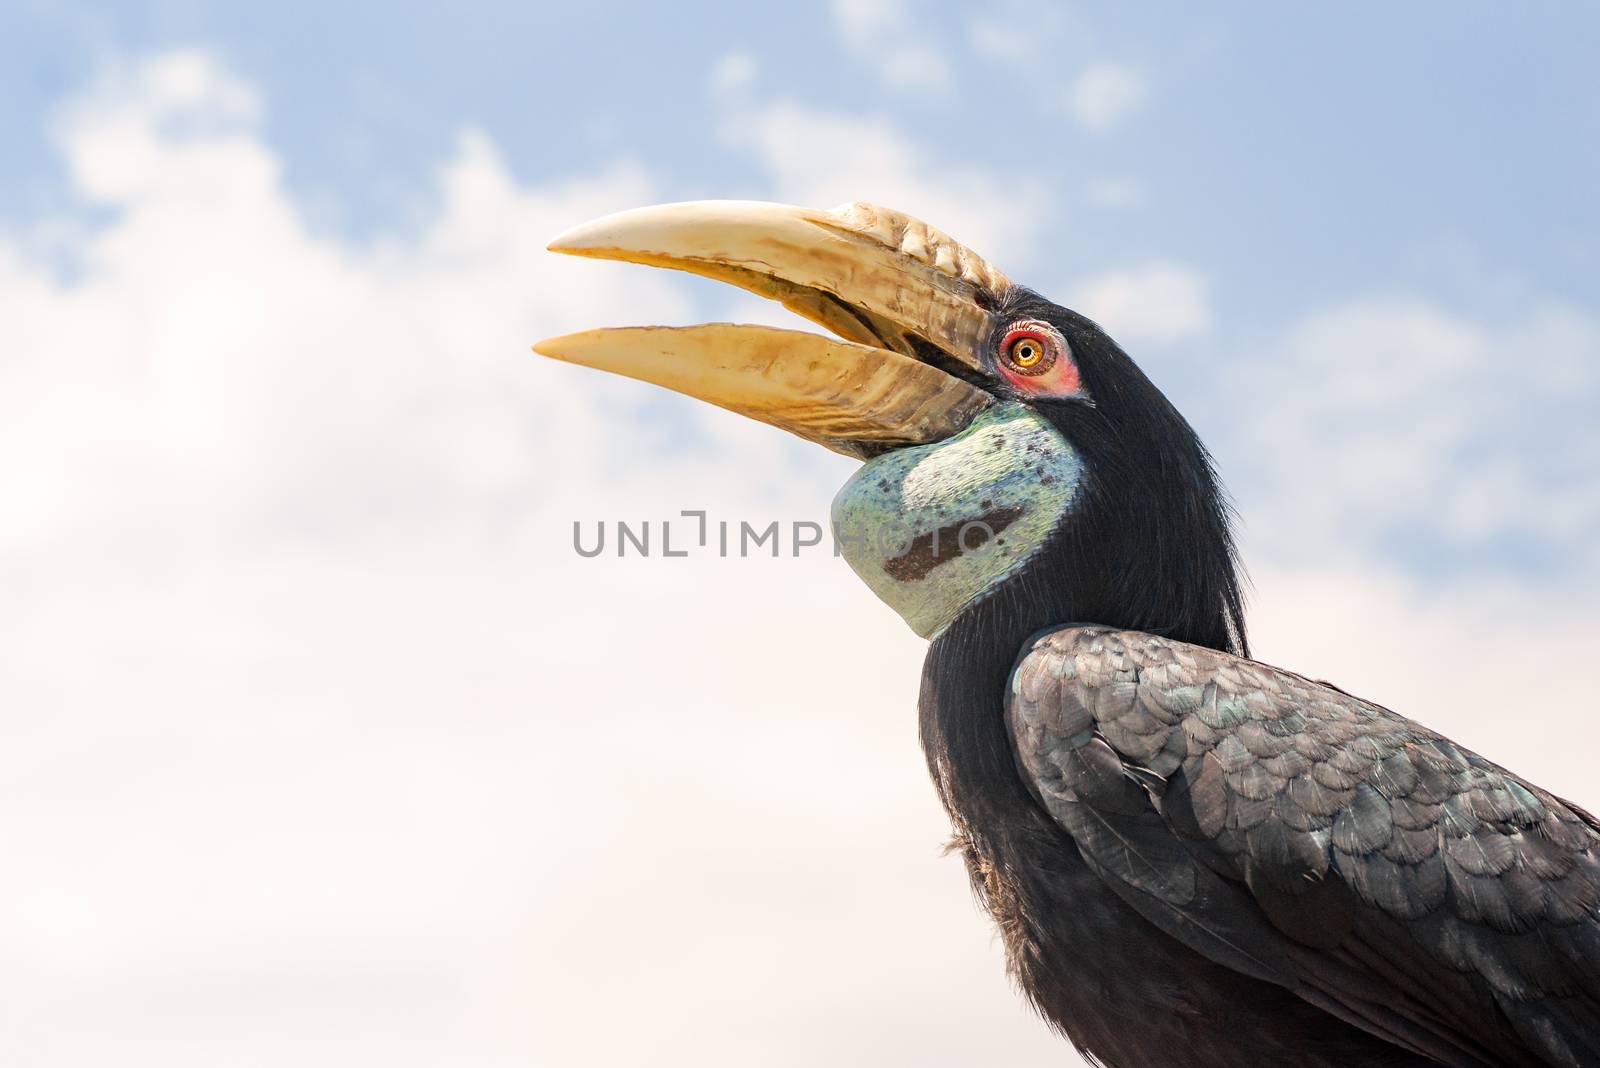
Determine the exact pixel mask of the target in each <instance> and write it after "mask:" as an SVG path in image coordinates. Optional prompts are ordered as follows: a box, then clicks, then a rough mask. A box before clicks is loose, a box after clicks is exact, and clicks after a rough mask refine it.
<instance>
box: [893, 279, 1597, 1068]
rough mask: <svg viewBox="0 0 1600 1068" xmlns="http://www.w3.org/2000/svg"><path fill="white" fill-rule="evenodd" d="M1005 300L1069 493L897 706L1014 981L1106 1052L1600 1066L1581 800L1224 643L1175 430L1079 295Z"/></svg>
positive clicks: (1189, 447) (1236, 607)
mask: <svg viewBox="0 0 1600 1068" xmlns="http://www.w3.org/2000/svg"><path fill="white" fill-rule="evenodd" d="M1020 316H1030V317H1036V318H1045V319H1048V320H1049V321H1051V322H1052V323H1054V324H1055V325H1057V326H1058V327H1059V328H1060V329H1061V330H1062V332H1063V333H1064V334H1065V335H1066V337H1067V338H1068V339H1069V341H1070V343H1071V345H1072V349H1073V352H1074V354H1075V356H1076V358H1077V360H1078V363H1079V366H1080V368H1081V371H1082V374H1083V376H1084V379H1085V381H1086V382H1087V384H1088V387H1089V393H1090V395H1091V396H1092V397H1093V398H1094V403H1093V404H1092V405H1089V404H1082V403H1073V402H1066V403H1059V404H1051V403H1050V402H1047V401H1039V402H1037V405H1038V407H1039V408H1040V409H1041V410H1044V411H1046V412H1047V414H1048V415H1049V416H1050V418H1051V419H1052V421H1053V422H1054V423H1055V424H1056V425H1057V426H1058V428H1059V429H1060V430H1061V432H1062V434H1063V435H1064V436H1065V437H1066V438H1067V439H1068V440H1069V441H1070V442H1071V443H1072V445H1073V446H1074V447H1075V448H1076V449H1077V450H1079V452H1080V453H1081V454H1082V455H1083V456H1084V457H1085V467H1086V470H1087V471H1088V482H1087V484H1086V487H1085V494H1084V499H1083V501H1082V502H1081V503H1080V504H1079V505H1078V506H1077V507H1076V508H1075V509H1074V510H1073V512H1072V513H1071V514H1069V515H1068V516H1067V517H1066V518H1065V519H1064V520H1063V522H1062V525H1061V527H1060V528H1059V529H1058V530H1057V531H1055V532H1054V534H1053V535H1052V536H1051V539H1050V541H1049V543H1048V544H1047V545H1045V546H1044V547H1043V548H1042V549H1041V551H1040V552H1039V553H1038V554H1037V556H1036V557H1035V558H1034V559H1033V560H1032V561H1030V562H1029V563H1028V565H1027V566H1026V567H1025V568H1024V569H1023V570H1022V571H1020V572H1019V573H1018V574H1016V575H1014V576H1011V577H1010V578H1009V579H1007V580H1006V581H1005V582H1003V583H1001V584H1000V585H998V586H997V587H996V588H995V589H994V590H992V591H991V592H990V593H989V594H988V595H986V596H985V597H983V598H982V599H980V600H978V601H976V602H975V603H974V604H972V605H971V606H969V607H968V608H967V609H966V610H965V611H964V612H963V613H962V614H961V615H960V616H958V617H957V619H956V620H955V621H954V622H953V623H952V624H951V625H950V626H949V627H948V628H947V629H946V630H945V631H944V632H943V633H941V634H940V635H939V636H937V637H936V638H935V640H934V641H933V643H932V646H931V647H930V650H929V655H928V658H927V662H926V665H925V669H924V676H923V685H922V696H921V722H922V738H923V745H924V750H925V752H926V754H927V757H928V761H929V767H930V770H931V772H932V773H933V777H934V780H935V782H936V784H937V785H938V788H939V791H940V795H941V797H942V799H943V800H944V802H945V805H946V808H947V809H948V811H949V813H950V815H951V818H952V821H953V823H954V825H955V828H956V832H957V837H956V841H957V844H958V847H959V848H960V850H961V852H962V853H963V854H964V856H965V859H966V862H967V865H968V868H969V870H970V873H971V875H972V878H973V881H974V885H975V887H976V889H977V890H978V892H979V894H980V897H981V898H982V899H983V901H984V902H985V904H986V905H987V906H988V908H989V909H990V911H991V912H992V913H993V914H994V916H995V918H996V920H997V921H998V923H999V925H1000V928H1001V931H1002V933H1003V935H1004V938H1005V941H1006V945H1007V948H1008V952H1009V956H1010V960H1011V966H1012V969H1013V971H1014V973H1015V975H1016V977H1017V978H1018V980H1019V982H1020V983H1021V985H1022V987H1023V988H1024V990H1025V991H1026V992H1027V993H1028V995H1029V997H1030V998H1032V1000H1033V1001H1034V1002H1035V1004H1036V1005H1037V1006H1038V1008H1039V1009H1040V1010H1041V1011H1042V1012H1043V1014H1044V1015H1045V1016H1046V1017H1047V1018H1048V1019H1049V1020H1050V1021H1051V1022H1052V1023H1053V1024H1054V1025H1055V1026H1056V1027H1058V1028H1060V1029H1061V1030H1062V1031H1064V1032H1065V1033H1066V1034H1067V1035H1068V1036H1069V1037H1070V1038H1071V1039H1072V1040H1073V1041H1074V1042H1075V1043H1076V1044H1077V1045H1078V1047H1079V1048H1080V1049H1081V1050H1083V1051H1084V1052H1085V1053H1086V1054H1088V1055H1089V1056H1090V1057H1091V1058H1094V1059H1097V1060H1098V1061H1100V1062H1103V1063H1105V1064H1107V1065H1110V1066H1115V1068H1147V1066H1155V1065H1172V1064H1185V1065H1195V1066H1200V1068H1242V1066H1245V1065H1266V1064H1295V1065H1306V1066H1323V1065H1326V1066H1329V1068H1331V1066H1333V1065H1346V1066H1347V1065H1421V1064H1448V1065H1460V1066H1469V1065H1470V1066H1482V1065H1536V1064H1554V1065H1574V1066H1575V1065H1585V1064H1596V1063H1600V922H1597V919H1596V917H1597V910H1600V851H1597V850H1596V848H1595V847H1596V844H1597V843H1600V834H1597V829H1596V824H1595V821H1594V820H1593V819H1592V818H1591V817H1590V816H1588V815H1587V814H1586V813H1584V812H1583V811H1582V810H1581V809H1578V808H1577V807H1576V806H1573V805H1571V804H1569V803H1566V802H1564V801H1562V800H1560V799H1559V798H1556V797H1553V796H1552V795H1550V794H1548V793H1546V792H1544V791H1542V790H1540V789H1538V788H1537V787H1535V786H1533V785H1531V784H1529V783H1526V782H1524V781H1522V780H1519V779H1517V778H1516V777H1515V776H1513V775H1511V774H1509V773H1508V772H1506V771H1504V770H1503V769H1501V768H1498V767H1496V766H1495V765H1494V764H1492V763H1490V762H1489V761H1487V760H1484V759H1483V758H1481V757H1479V756H1477V755H1476V754H1474V753H1470V752H1468V751H1466V750H1464V749H1462V748H1460V747H1458V746H1456V745H1454V744H1453V743H1451V742H1450V741H1449V740H1448V739H1445V738H1442V737H1440V736H1439V735H1437V734H1434V733H1432V732H1430V731H1428V730H1427V729H1426V728H1424V727H1421V726H1419V725H1417V724H1415V723H1412V722H1410V721H1408V720H1405V719H1403V718H1401V717H1399V716H1397V715H1395V714H1393V713H1391V712H1389V711H1387V710H1385V709H1382V708H1380V707H1378V706H1375V705H1372V704H1369V703H1367V702H1364V701H1361V700H1359V699H1357V698H1354V697H1352V696H1350V695H1348V694H1345V693H1344V692H1342V691H1340V690H1338V689H1336V688H1334V687H1331V686H1328V685H1326V684H1320V683H1314V682H1310V681H1307V680H1305V679H1302V678H1300V677H1298V676H1295V675H1292V674H1289V673H1287V672H1283V671H1278V670H1276V669H1273V668H1270V667H1267V666H1265V665H1262V664H1259V663H1256V662H1254V661H1251V660H1249V659H1247V658H1246V657H1247V656H1248V649H1247V646H1246V642H1245V636H1244V622H1243V612H1242V607H1241V597H1240V594H1239V580H1238V573H1237V567H1236V562H1235V559H1234V550H1233V543H1232V540H1231V537H1230V533H1229V522H1228V520H1229V515H1228V510H1227V507H1226V504H1225V501H1224V499H1223V497H1222V494H1221V492H1220V489H1219V488H1218V486H1217V483H1216V481H1215V478H1214V476H1213V474H1212V469H1211V463H1210V460H1209V458H1208V457H1207V455H1206V453H1205V450H1204V449H1203V447H1202V446H1201V444H1200V442H1199V440H1198V438H1197V437H1196V436H1195V434H1194V432H1193V431H1192V430H1191V429H1190V428H1189V426H1188V424H1187V423H1186V422H1185V421H1184V420H1183V418H1182V417H1181V416H1180V415H1179V414H1178V413H1177V411H1176V410H1175V409H1173V407H1172V406H1171V405H1170V404H1169V403H1168V402H1167V400H1166V398H1165V397H1163V396H1162V395H1161V394H1160V392H1159V391H1158V390H1156V388H1155V387H1154V386H1153V385H1152V384H1151V383H1150V382H1149V381H1148V379H1146V378H1145V376H1144V375H1143V374H1142V373H1141V372H1140V371H1139V369H1138V368H1137V367H1136V366H1135V365H1134V364H1133V363H1132V361H1131V360H1129V359H1128V357H1127V356H1126V355H1124V354H1123V353H1122V351H1121V350H1120V349H1119V348H1118V347H1117V346H1116V345H1115V344H1114V343H1113V342H1111V341H1110V339H1109V338H1107V337H1106V336H1105V334H1103V333H1102V332H1101V331H1100V330H1099V329H1098V328H1097V327H1096V326H1095V325H1094V324H1093V323H1090V322H1089V321H1088V320H1085V319H1083V318H1082V317H1080V316H1077V315H1075V314H1074V313H1071V312H1068V311H1065V310H1064V309H1060V308H1057V307H1055V306H1054V305H1051V304H1049V303H1048V302H1047V301H1043V300H1042V299H1041V298H1038V297H1037V296H1035V295H1034V294H1032V293H1029V292H1027V291H1025V290H1018V291H1014V292H1013V293H1012V294H1011V295H1009V296H1008V298H1007V300H1006V302H1005V306H1004V307H1003V308H1002V309H1001V315H1000V318H1002V319H1005V318H1011V317H1020ZM1002 388H1003V387H1002ZM1073 624H1089V625H1073ZM1019 657H1020V659H1019Z"/></svg>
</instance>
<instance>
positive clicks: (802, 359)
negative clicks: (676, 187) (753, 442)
mask: <svg viewBox="0 0 1600 1068" xmlns="http://www.w3.org/2000/svg"><path fill="white" fill-rule="evenodd" d="M550 248H551V250H552V251H555V252H563V253H567V254H570V255H576V256H589V257H595V258H601V259H618V260H627V261H630V262H634V263H643V264H648V265H650V266H656V267H672V268H676V269H678V270H684V271H691V272H693V273H696V274H701V275H706V276H708V277H711V278H716V279H719V280H721V281H724V282H729V283H732V284H734V285H737V286H740V287H742V288H744V289H748V290H751V291H752V292H755V293H759V294H761V295H762V296H766V297H769V298H772V299H774V300H777V301H779V302H781V303H782V304H783V305H784V306H785V307H787V308H789V309H790V310H792V311H795V312H797V313H799V314H800V315H803V316H805V317H806V318H808V319H810V320H812V321H813V322H816V323H819V324H821V325H822V326H825V327H827V328H828V329H829V330H831V331H832V332H833V333H835V334H836V335H838V337H839V338H842V339H843V340H836V339H832V338H825V337H820V336H817V335H814V334H808V333H804V332H801V331H794V330H779V329H775V328H772V327H764V326H735V325H731V324H725V323H724V324H714V325H708V326H694V327H683V328H668V327H629V328H621V329H610V330H589V331H584V332H582V333H577V334H568V335H565V336H562V337H555V338H549V339H547V340H545V341H541V342H539V343H538V344H537V345H535V346H534V350H535V351H537V352H539V353H542V354H543V355H546V356H551V357H554V358H556V359H559V360H565V361H567V362H570V363H578V364H583V365H586V366H589V367H595V368H599V369H601V370H606V371H611V372H614V373H617V374H622V375H627V376H629V377H631V378H637V379H640V380H643V381H646V382H653V383H655V384H657V385H662V386H666V387H667V388H669V389H673V390H677V391H678V392H681V393H687V394H689V395H690V396H694V397H698V398H700V399H701V400H705V401H708V402H710V403H712V404H716V405H719V406H721V407H723V408H727V409H730V410H732V411H736V412H739V413H741V414H743V415H747V416H750V417H752V418H755V419H759V420H761V421H763V422H766V423H771V424H772V425H774V426H779V427H782V428H784V429H786V430H789V431H790V432H792V433H795V434H798V435H800V436H801V437H804V438H806V439H808V440H810V441H815V442H817V443H819V444H822V445H825V446H827V447H829V448H831V449H834V450H835V451H837V452H842V453H845V454H846V455H851V456H858V457H866V456H872V455H876V454H878V453H881V452H884V451H887V450H889V449H893V448H898V447H901V446H905V445H912V444H923V443H927V442H930V441H937V440H941V439H943V438H946V437H949V436H950V435H952V434H954V433H956V432H958V431H959V430H961V429H962V428H963V427H965V426H966V425H967V423H968V422H970V421H971V420H972V418H973V416H975V415H976V414H977V413H978V412H979V411H982V410H983V409H984V408H986V407H988V406H989V405H990V404H992V403H993V398H992V397H991V396H990V394H988V393H987V392H985V391H984V390H983V389H980V388H978V387H977V386H976V385H973V384H971V382H970V381H968V380H969V379H970V380H981V379H982V377H983V376H984V375H985V374H986V371H987V367H986V364H985V357H984V350H985V346H986V344H987V342H988V339H989V337H990V335H991V333H992V331H993V328H994V323H993V318H992V316H991V313H990V312H989V310H988V309H989V308H991V307H993V306H994V305H995V304H996V302H997V301H998V300H999V299H1000V298H1001V297H1002V296H1003V294H1004V292H1005V290H1006V289H1008V288H1009V286H1010V283H1009V282H1008V281H1007V280H1006V278H1005V276H1004V275H1002V274H1001V273H1000V272H999V271H997V270H995V269H994V268H993V267H991V266H990V265H989V264H988V263H987V262H985V261H984V260H983V259H982V258H981V257H979V256H977V255H976V254H975V253H973V252H971V251H970V250H968V249H966V248H964V247H962V246H961V245H959V244H957V243H956V242H954V241H952V240H951V239H950V238H948V237H946V236H945V235H944V234H942V233H940V232H939V231H937V230H934V229H932V228H931V227H928V226H926V225H924V224H923V223H921V222H918V221H917V220H915V219H912V218H910V217H909V216H906V215H902V214H900V213H898V212H892V211H888V210H885V209H882V208H876V207H873V206H871V205H866V204H853V205H848V206H846V207H844V208H841V209H838V210H835V211H814V210H811V209H806V208H795V207H789V206H786V205H781V204H765V203H758V202H751V201H697V202H691V203H686V204H669V205H664V206H661V207H653V208H641V209H637V210H634V211H626V212H621V213H619V214H616V215H611V216H607V217H605V218H603V219H598V220H596V221H594V222H590V223H586V224H584V225H582V226H579V227H577V228H576V229H573V230H570V231H568V232H567V233H565V234H562V235H561V236H560V237H558V238H556V239H555V240H554V241H553V242H551V244H550ZM947 372H953V373H947ZM958 375H959V376H960V377H958Z"/></svg>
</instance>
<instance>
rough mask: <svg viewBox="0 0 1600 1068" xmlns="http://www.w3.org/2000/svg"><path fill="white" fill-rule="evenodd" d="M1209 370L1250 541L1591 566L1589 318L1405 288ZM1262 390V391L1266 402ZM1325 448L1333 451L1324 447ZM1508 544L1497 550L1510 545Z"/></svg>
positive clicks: (1283, 548)
mask: <svg viewBox="0 0 1600 1068" xmlns="http://www.w3.org/2000/svg"><path fill="white" fill-rule="evenodd" d="M1262 347H1263V348H1264V349H1267V350H1268V351H1267V352H1266V354H1265V355H1264V356H1262V357H1261V358H1260V359H1258V360H1256V361H1247V362H1243V363H1235V364H1234V365H1233V366H1232V370H1231V373H1230V374H1229V375H1228V376H1227V377H1226V379H1224V380H1223V381H1222V383H1221V384H1222V386H1223V389H1224V390H1225V391H1226V392H1227V394H1228V396H1229V398H1230V400H1231V402H1232V403H1234V404H1242V405H1244V406H1246V407H1247V408H1249V409H1250V410H1251V411H1252V413H1253V414H1252V417H1251V418H1250V419H1249V420H1246V421H1242V422H1240V423H1238V424H1237V426H1236V428H1235V429H1236V430H1237V431H1239V432H1241V434H1242V437H1241V438H1240V439H1239V440H1240V445H1239V448H1238V450H1237V452H1238V455H1239V456H1240V457H1241V459H1247V460H1250V461H1253V462H1254V463H1255V464H1256V465H1257V466H1258V471H1257V472H1256V473H1255V476H1254V477H1255V481H1254V486H1255V494H1256V495H1259V497H1260V498H1261V503H1262V504H1263V505H1264V506H1266V507H1263V508H1261V509H1259V510H1258V519H1257V520H1256V526H1257V528H1258V533H1259V536H1260V540H1261V543H1262V545H1263V547H1265V548H1268V549H1271V550H1272V551H1274V552H1280V553H1285V554H1293V555H1295V556H1297V557H1298V558H1299V559H1302V560H1303V559H1305V558H1307V557H1310V556H1322V557H1324V558H1334V557H1338V558H1342V559H1349V558H1351V556H1352V555H1354V556H1355V557H1357V558H1360V557H1364V556H1367V555H1369V554H1373V553H1378V554H1386V553H1392V552H1394V551H1395V549H1396V547H1397V546H1401V545H1406V544H1410V545H1426V546H1430V547H1431V549H1432V555H1434V556H1436V557H1443V556H1447V555H1449V554H1463V553H1464V554H1468V557H1469V559H1470V554H1472V553H1474V552H1477V553H1480V554H1481V553H1485V552H1487V553H1490V554H1492V555H1494V556H1496V557H1499V558H1500V559H1502V560H1503V559H1504V558H1505V557H1506V555H1507V554H1508V553H1516V554H1524V553H1529V552H1538V551H1540V550H1544V551H1551V552H1553V553H1554V556H1555V558H1557V559H1563V560H1567V561H1571V562H1574V563H1577V562H1582V561H1587V562H1588V564H1589V565H1590V566H1591V567H1592V566H1593V565H1596V564H1600V555H1597V554H1596V553H1595V552H1594V551H1593V549H1592V546H1593V545H1594V544H1595V543H1596V538H1597V536H1600V487H1597V486H1596V485H1595V482H1594V479H1593V477H1592V473H1593V467H1592V458H1593V457H1594V456H1596V455H1600V428H1597V427H1596V424H1595V421H1594V419H1593V418H1592V412H1593V405H1594V403H1595V399H1596V397H1597V396H1600V323H1597V322H1596V321H1595V320H1594V319H1592V318H1591V317H1589V316H1587V315H1584V314H1581V313H1579V312H1578V311H1576V310H1575V309H1572V308H1567V307H1563V306H1555V305H1543V306H1541V305H1538V304H1533V305H1531V306H1530V307H1529V308H1528V309H1527V310H1526V311H1525V312H1524V313H1523V314H1522V315H1521V316H1519V317H1517V318H1514V319H1512V320H1510V321H1508V322H1502V323H1484V322H1479V321H1476V320H1473V319H1470V318H1467V317H1464V316H1461V315H1457V314H1454V313H1452V312H1449V311H1447V310H1445V309H1442V308H1440V307H1437V306H1435V305H1432V304H1429V303H1426V302H1423V301H1419V300H1415V299H1410V298H1399V297H1393V298H1371V299H1364V300H1357V301H1351V302H1347V303H1344V304H1341V305H1337V306H1333V307H1330V308H1327V309H1323V310H1320V311H1318V312H1315V313H1313V314H1310V315H1308V316H1306V317H1304V318H1303V319H1301V320H1300V321H1299V322H1297V323H1296V324H1294V325H1293V326H1292V327H1291V328H1290V329H1289V330H1288V332H1287V334H1286V336H1285V337H1284V338H1283V339H1282V340H1281V341H1279V342H1277V343H1276V344H1272V345H1264V346H1262ZM1268 398H1270V400H1268ZM1335 446H1336V447H1335ZM1508 545H1510V546H1514V548H1509V549H1508V548H1507V546H1508Z"/></svg>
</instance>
